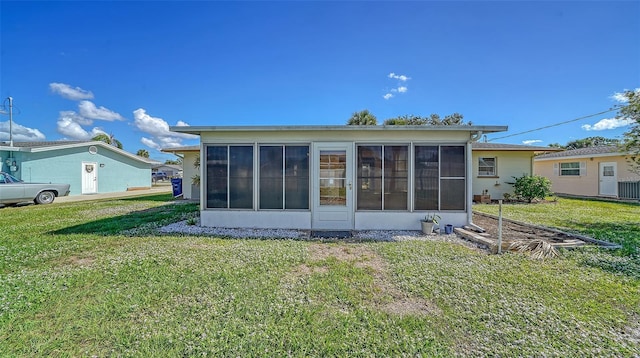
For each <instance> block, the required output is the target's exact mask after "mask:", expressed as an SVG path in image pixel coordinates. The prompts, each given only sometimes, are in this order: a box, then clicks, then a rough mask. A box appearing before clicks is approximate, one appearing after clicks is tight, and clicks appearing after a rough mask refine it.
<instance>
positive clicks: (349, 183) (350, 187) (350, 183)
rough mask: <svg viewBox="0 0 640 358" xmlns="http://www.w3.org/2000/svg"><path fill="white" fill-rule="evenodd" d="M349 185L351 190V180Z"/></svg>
mask: <svg viewBox="0 0 640 358" xmlns="http://www.w3.org/2000/svg"><path fill="white" fill-rule="evenodd" d="M348 185H349V190H351V181H349V184H348Z"/></svg>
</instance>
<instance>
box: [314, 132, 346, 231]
mask: <svg viewBox="0 0 640 358" xmlns="http://www.w3.org/2000/svg"><path fill="white" fill-rule="evenodd" d="M313 163H314V164H313V166H314V170H313V171H312V175H313V211H312V213H311V215H312V228H313V229H314V230H351V229H353V144H352V143H315V144H314V146H313Z"/></svg>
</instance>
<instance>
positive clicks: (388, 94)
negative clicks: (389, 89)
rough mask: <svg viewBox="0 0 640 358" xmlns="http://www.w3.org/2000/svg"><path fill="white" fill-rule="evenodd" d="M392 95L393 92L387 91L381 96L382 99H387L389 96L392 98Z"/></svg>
mask: <svg viewBox="0 0 640 358" xmlns="http://www.w3.org/2000/svg"><path fill="white" fill-rule="evenodd" d="M392 97H393V94H391V93H387V94H385V95H384V96H382V98H384V99H389V98H392Z"/></svg>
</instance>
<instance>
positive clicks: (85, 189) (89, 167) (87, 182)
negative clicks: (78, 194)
mask: <svg viewBox="0 0 640 358" xmlns="http://www.w3.org/2000/svg"><path fill="white" fill-rule="evenodd" d="M97 169H98V166H97V163H91V162H82V194H95V193H97V192H98V170H97Z"/></svg>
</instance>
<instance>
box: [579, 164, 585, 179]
mask: <svg viewBox="0 0 640 358" xmlns="http://www.w3.org/2000/svg"><path fill="white" fill-rule="evenodd" d="M585 175H587V162H580V176H581V177H583V176H585Z"/></svg>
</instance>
